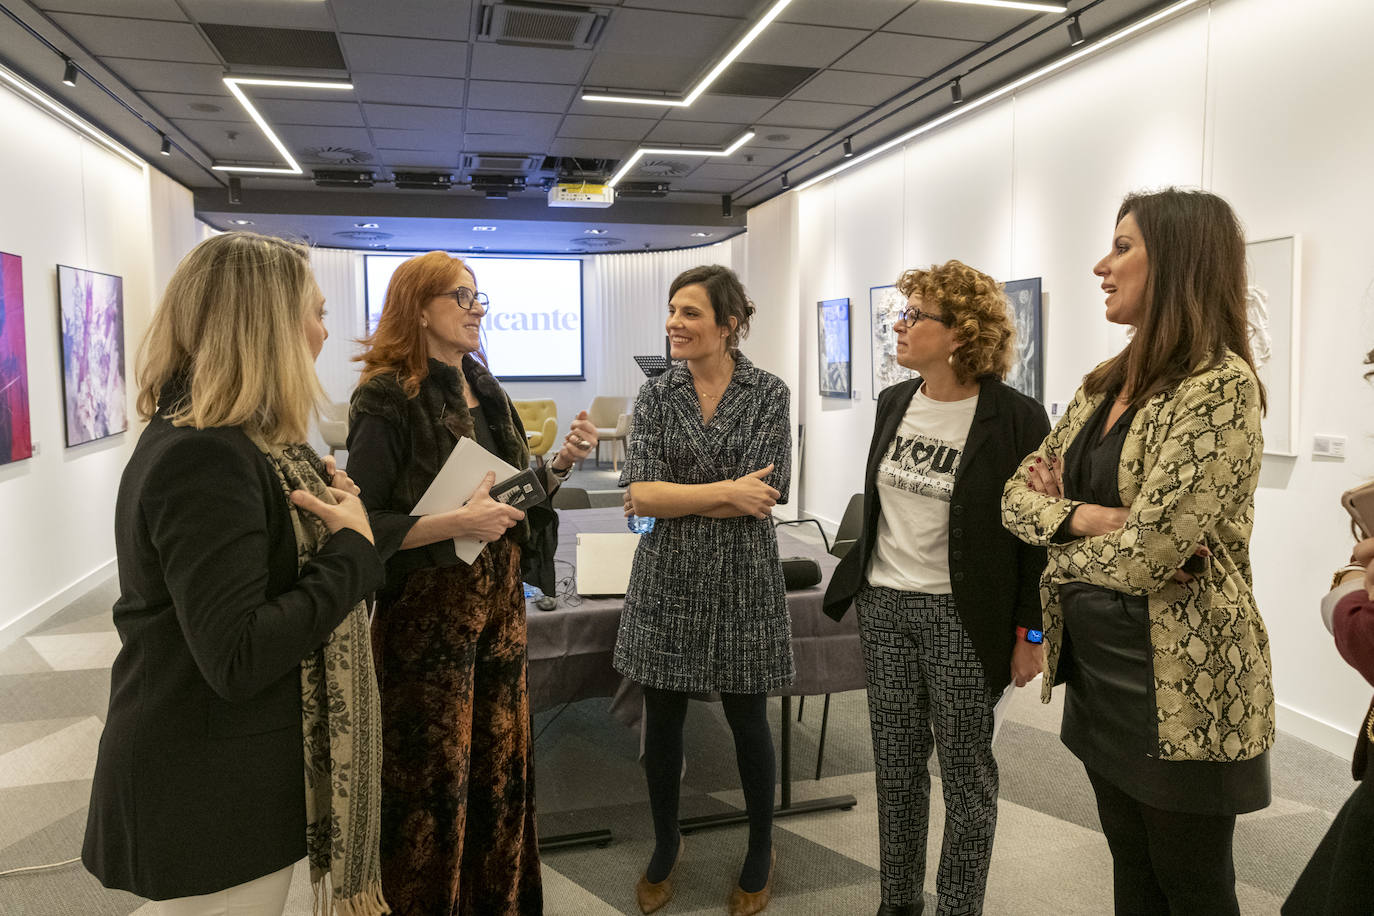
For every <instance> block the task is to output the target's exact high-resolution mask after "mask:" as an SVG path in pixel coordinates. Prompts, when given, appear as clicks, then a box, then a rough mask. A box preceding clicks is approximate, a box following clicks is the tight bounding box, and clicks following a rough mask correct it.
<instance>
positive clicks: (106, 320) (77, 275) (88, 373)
mask: <svg viewBox="0 0 1374 916" xmlns="http://www.w3.org/2000/svg"><path fill="white" fill-rule="evenodd" d="M57 297H58V301H59V303H60V305H61V313H62V390H63V399H64V402H65V406H66V413H67V447H68V448H70V447H71V446H73V445H81V444H82V443H84V442H93V441H95V440H96V439H104V438H105V437H106V436H113V435H115V434H117V433H122V432H124V430H126V429H128V428H129V416H128V412H127V410H126V409H125V408H126V403H125V399H124V278H122V277H116V276H114V275H113V274H102V273H97V272H95V271H93V270H82V269H81V268H79V267H64V266H61V265H59V266H58V268H57Z"/></svg>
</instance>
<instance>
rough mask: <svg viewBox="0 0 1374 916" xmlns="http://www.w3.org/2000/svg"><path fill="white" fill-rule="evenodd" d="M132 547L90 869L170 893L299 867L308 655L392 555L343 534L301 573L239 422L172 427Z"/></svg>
mask: <svg viewBox="0 0 1374 916" xmlns="http://www.w3.org/2000/svg"><path fill="white" fill-rule="evenodd" d="M115 550H116V553H117V555H118V562H119V587H120V596H119V600H118V601H117V602H116V603H115V606H114V622H115V628H116V629H117V630H118V631H119V637H120V640H121V642H122V643H123V646H122V647H121V649H120V650H119V655H118V656H117V657H116V658H115V661H114V666H113V671H112V672H111V678H110V708H109V714H108V715H107V716H106V719H105V731H104V734H102V735H101V737H100V753H99V757H98V759H97V761H96V768H95V780H94V784H93V785H92V787H91V806H90V813H89V815H88V817H87V821H86V841H85V845H84V847H83V849H82V856H81V858H82V861H83V862H84V863H85V865H86V868H87V869H89V870H90V871H91V873H92V874H94V875H95V876H96V877H97V878H99V879H100V881H101V883H102V884H104V885H105V886H106V887H113V888H120V889H122V890H127V891H132V892H134V893H136V894H139V895H141V896H144V897H150V898H152V899H154V900H162V899H167V898H169V897H184V896H191V895H196V894H206V893H211V892H213V891H217V890H222V889H224V888H226V887H232V886H234V885H236V884H242V883H244V882H245V881H250V880H252V879H254V878H258V877H261V876H263V875H267V874H270V873H272V872H274V871H277V870H279V869H282V868H285V867H286V866H287V865H290V864H291V863H293V862H295V861H297V860H299V859H300V858H302V857H303V856H304V855H305V762H304V751H303V749H302V741H301V684H300V661H301V659H302V658H304V657H305V656H306V655H308V654H310V653H311V652H313V651H315V649H316V648H317V647H318V646H319V645H320V644H321V643H323V642H324V640H325V638H326V637H327V636H328V635H329V634H330V632H332V631H333V629H334V628H335V627H336V626H338V624H339V623H340V622H341V621H342V620H343V618H344V617H345V616H346V615H347V614H348V612H349V610H350V609H351V608H352V607H353V605H354V604H355V603H356V602H357V601H358V600H359V599H360V598H361V597H362V596H364V595H366V594H367V593H368V592H370V591H372V590H374V589H375V588H377V587H378V586H380V585H381V584H382V580H383V566H382V560H381V559H380V558H379V557H378V555H377V551H376V550H375V549H374V548H373V546H372V545H371V543H369V542H368V540H367V539H366V538H365V537H363V536H362V535H360V534H358V533H357V532H354V531H349V530H344V531H340V532H339V533H337V534H335V535H333V536H332V537H330V538H329V540H328V541H327V542H326V544H325V545H324V547H323V549H321V551H320V553H319V554H318V555H317V556H316V557H315V558H314V559H312V560H311V561H310V562H309V563H307V564H306V565H305V566H304V567H303V568H302V569H301V570H300V571H299V573H298V572H297V569H296V538H295V533H294V532H293V530H292V527H291V518H290V516H289V514H288V503H287V498H286V494H285V492H283V490H282V486H281V482H280V480H279V479H278V477H277V475H276V472H275V471H274V469H273V468H272V465H271V463H270V462H269V461H268V459H267V457H266V456H265V455H263V454H262V453H261V452H259V451H258V449H257V448H256V447H255V446H254V445H253V444H252V443H251V442H250V441H249V440H248V437H247V436H245V435H244V434H243V432H242V431H240V430H239V429H237V428H222V429H207V430H195V429H190V428H186V427H174V426H172V425H171V423H169V422H168V421H167V420H165V419H163V418H161V417H159V418H156V419H154V420H153V421H152V423H150V424H149V426H148V428H147V430H146V431H144V433H143V435H142V437H141V438H140V439H139V441H138V445H137V446H136V447H135V448H134V453H133V456H132V457H131V458H130V460H129V464H128V466H127V467H126V468H125V469H124V475H123V477H122V479H121V480H120V485H119V497H118V501H117V503H116V507H115Z"/></svg>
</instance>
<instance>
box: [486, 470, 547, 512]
mask: <svg viewBox="0 0 1374 916" xmlns="http://www.w3.org/2000/svg"><path fill="white" fill-rule="evenodd" d="M491 498H492V499H494V500H496V501H497V502H500V503H505V504H506V505H508V506H514V507H515V508H516V509H522V510H523V509H528V508H529V507H530V506H535V505H538V504H539V503H542V502H543V501H544V487H543V486H542V485H541V484H540V483H539V477H538V475H536V474H535V473H534V471H531V470H529V469H528V468H526V469H525V470H523V471H521V472H520V473H519V474H516V475H515V476H514V477H507V478H506V479H505V480H502V481H500V482H498V483H494V484H492V486H491Z"/></svg>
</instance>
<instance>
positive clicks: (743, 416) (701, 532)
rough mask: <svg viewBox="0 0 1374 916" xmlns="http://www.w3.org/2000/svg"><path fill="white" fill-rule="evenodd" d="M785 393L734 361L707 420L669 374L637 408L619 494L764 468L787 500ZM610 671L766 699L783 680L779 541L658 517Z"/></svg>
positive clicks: (637, 563)
mask: <svg viewBox="0 0 1374 916" xmlns="http://www.w3.org/2000/svg"><path fill="white" fill-rule="evenodd" d="M788 398H789V395H788V390H787V385H786V384H785V383H784V382H783V381H782V379H780V378H778V377H777V376H774V375H770V374H769V373H767V372H764V371H763V370H762V369H758V368H756V367H755V366H754V364H753V363H751V362H749V360H748V359H746V358H745V357H744V356H742V355H738V356H737V357H736V360H735V371H734V375H733V376H731V378H730V384H729V386H728V387H727V388H726V389H725V392H724V394H722V396H721V399H720V405H719V406H718V407H717V408H716V412H715V415H714V416H712V417H711V422H710V423H708V424H705V425H703V424H702V421H701V407H700V405H699V403H698V401H697V396H696V391H695V390H694V389H693V387H692V374H691V372H690V371H689V370H688V369H687V367H686V366H685V365H675V366H674V367H673V368H671V369H669V370H668V371H667V372H666V373H664V374H663V375H660V376H659V377H658V378H654V379H650V380H649V381H647V382H645V383H644V386H643V387H642V388H640V390H639V397H638V398H636V400H635V408H634V427H633V429H632V431H631V434H630V443H629V448H628V449H627V457H626V459H625V464H624V467H623V468H622V470H621V472H620V485H621V486H622V487H623V486H628V485H629V484H632V483H637V482H640V481H654V480H657V481H663V482H665V483H681V484H702V483H715V482H717V481H720V480H726V479H733V478H737V477H742V476H744V475H745V474H748V473H750V472H752V471H757V470H758V469H760V468H762V467H766V466H767V465H769V464H772V465H773V466H774V470H773V473H772V474H771V475H770V476H769V477H768V478H767V483H768V484H770V485H771V486H773V487H775V488H776V489H777V490H778V491H779V492H780V493H781V494H782V495H781V498H780V499H779V500H778V501H779V502H783V503H785V502H787V496H788V485H789V481H790V480H791V477H792V468H791V465H792V435H791V428H790V424H789V420H788V414H789V411H788ZM615 669H616V670H617V671H619V672H620V673H621V674H623V675H625V676H626V677H628V678H630V679H631V680H634V681H638V682H639V683H641V684H644V685H646V686H649V687H656V688H659V689H662V690H676V691H682V692H685V693H705V692H710V691H722V692H726V693H766V692H767V691H770V690H772V689H774V688H776V687H782V686H785V685H787V684H790V683H791V682H792V678H793V675H794V669H793V664H792V627H791V621H790V620H789V618H788V615H787V593H786V589H785V587H784V585H783V579H782V565H781V563H780V562H779V561H778V539H777V535H776V534H774V532H773V526H772V523H771V522H770V521H769V520H768V519H758V518H749V517H743V518H705V517H704V516H700V515H688V516H684V517H683V518H661V519H658V521H657V523H656V524H655V526H654V530H653V531H651V532H649V533H648V534H645V535H643V536H642V537H641V538H640V541H639V547H638V549H637V550H636V552H635V560H634V568H633V570H632V571H631V573H630V587H629V590H628V591H627V592H626V595H625V611H624V613H623V614H622V615H621V617H620V633H619V636H618V638H617V639H616V645H615Z"/></svg>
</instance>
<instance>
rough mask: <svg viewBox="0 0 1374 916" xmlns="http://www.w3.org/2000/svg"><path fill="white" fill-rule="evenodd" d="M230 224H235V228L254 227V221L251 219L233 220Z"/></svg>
mask: <svg viewBox="0 0 1374 916" xmlns="http://www.w3.org/2000/svg"><path fill="white" fill-rule="evenodd" d="M229 222H231V223H233V224H234V225H235V226H251V225H253V221H252V220H251V219H231V220H229Z"/></svg>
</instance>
